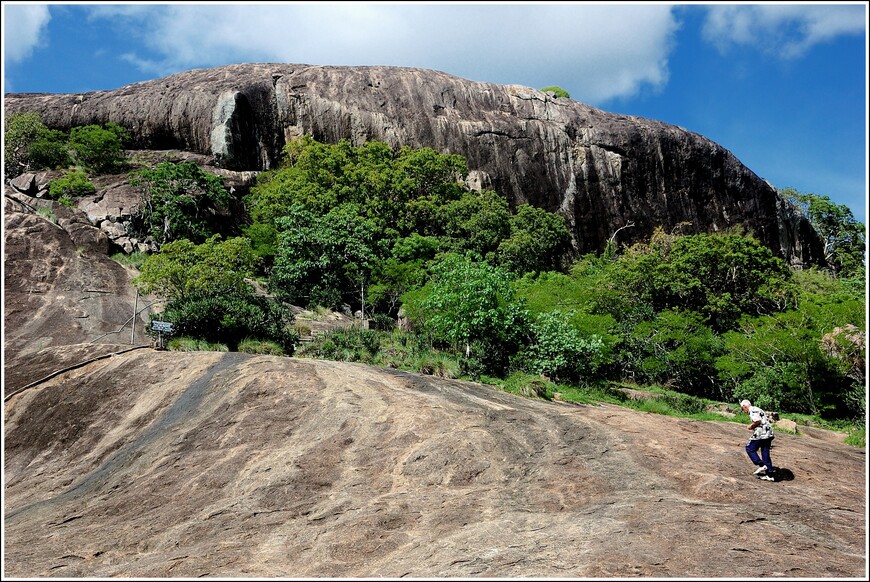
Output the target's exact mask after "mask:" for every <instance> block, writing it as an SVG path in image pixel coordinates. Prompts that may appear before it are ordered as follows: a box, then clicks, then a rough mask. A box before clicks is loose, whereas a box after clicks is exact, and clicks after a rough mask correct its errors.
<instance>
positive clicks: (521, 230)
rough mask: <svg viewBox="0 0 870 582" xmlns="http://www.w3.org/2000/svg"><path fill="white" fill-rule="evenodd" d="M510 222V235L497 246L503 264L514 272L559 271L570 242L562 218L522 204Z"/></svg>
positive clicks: (500, 261) (499, 258) (499, 260)
mask: <svg viewBox="0 0 870 582" xmlns="http://www.w3.org/2000/svg"><path fill="white" fill-rule="evenodd" d="M509 223H510V237H509V238H506V239H504V240H502V241H501V243H499V246H498V253H497V255H498V262H499V263H500V264H501V265H502V266H504V267H505V268H507V269H508V270H510V271H513V272H515V273H530V272H541V271H561V270H562V261H563V259H564V258H565V257H566V255H567V253H568V251H569V249H570V244H571V235H570V234H569V232H568V227H567V226H566V225H565V219H564V218H563V217H561V216H559V215H558V214H553V213H552V212H547V211H546V210H543V209H541V208H535V207H534V206H530V205H528V204H522V205H520V206H519V207H518V208H517V211H516V214H514V215H513V216H511V217H510V220H509Z"/></svg>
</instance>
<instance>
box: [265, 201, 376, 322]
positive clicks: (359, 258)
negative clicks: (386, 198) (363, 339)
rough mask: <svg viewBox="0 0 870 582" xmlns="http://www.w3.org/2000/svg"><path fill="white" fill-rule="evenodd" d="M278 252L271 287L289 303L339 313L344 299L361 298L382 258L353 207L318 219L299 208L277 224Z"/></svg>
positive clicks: (369, 228) (370, 227)
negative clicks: (337, 309)
mask: <svg viewBox="0 0 870 582" xmlns="http://www.w3.org/2000/svg"><path fill="white" fill-rule="evenodd" d="M277 225H278V229H279V242H278V251H277V256H276V258H275V265H274V267H273V268H272V273H271V276H270V279H269V281H270V287H271V288H272V289H275V290H276V291H278V292H279V293H281V295H282V296H283V297H285V298H286V299H287V300H289V301H300V300H301V301H304V302H305V303H306V304H308V305H322V306H324V307H333V308H337V307H340V306H341V303H342V300H343V298H344V297H348V298H349V297H351V296H355V297H357V298H359V300H360V301H359V304H358V305H360V306H364V301H365V297H364V290H365V288H366V286H367V285H368V282H369V280H370V277H371V273H372V270H373V269H374V268H375V266H376V263H377V261H378V260H379V259H380V257H381V256H382V255H383V243H382V242H381V241H379V240H378V238H377V234H378V233H377V229H376V227H375V226H374V225H373V224H372V223H371V222H370V221H368V220H366V219H365V218H364V217H362V216H361V215H360V214H359V207H358V206H357V205H355V204H343V205H341V206H338V207H336V208H333V209H332V210H330V211H329V212H328V213H327V214H325V215H323V216H317V215H316V214H315V213H313V212H311V211H309V210H308V209H306V208H305V207H304V206H302V205H301V204H297V205H294V206H292V207H291V208H290V209H289V211H288V213H287V215H286V216H284V217H283V218H279V219H278V220H277Z"/></svg>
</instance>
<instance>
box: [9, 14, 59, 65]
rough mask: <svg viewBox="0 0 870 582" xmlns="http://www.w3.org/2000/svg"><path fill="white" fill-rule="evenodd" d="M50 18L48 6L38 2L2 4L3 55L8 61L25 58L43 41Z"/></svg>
mask: <svg viewBox="0 0 870 582" xmlns="http://www.w3.org/2000/svg"><path fill="white" fill-rule="evenodd" d="M49 20H51V14H50V13H49V11H48V6H46V5H39V4H4V5H3V57H4V59H6V60H8V61H9V62H10V63H18V62H21V61H23V60H24V59H26V58H27V57H29V56H30V54H31V53H32V52H33V49H34V48H36V47H37V46H40V45H41V44H42V42H43V33H44V32H45V29H46V27H47V26H48V21H49Z"/></svg>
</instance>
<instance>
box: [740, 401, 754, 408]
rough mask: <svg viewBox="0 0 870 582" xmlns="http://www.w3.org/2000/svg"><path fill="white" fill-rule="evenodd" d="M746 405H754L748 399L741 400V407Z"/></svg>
mask: <svg viewBox="0 0 870 582" xmlns="http://www.w3.org/2000/svg"><path fill="white" fill-rule="evenodd" d="M744 406H752V403H751V402H749V401H748V400H741V401H740V408H743V407H744Z"/></svg>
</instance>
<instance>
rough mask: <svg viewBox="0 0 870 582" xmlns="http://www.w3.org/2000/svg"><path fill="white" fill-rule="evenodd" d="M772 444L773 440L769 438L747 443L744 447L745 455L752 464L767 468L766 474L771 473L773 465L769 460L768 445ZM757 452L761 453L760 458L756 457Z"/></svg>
mask: <svg viewBox="0 0 870 582" xmlns="http://www.w3.org/2000/svg"><path fill="white" fill-rule="evenodd" d="M772 443H773V438H769V439H758V440H754V441H749V443H747V445H746V454H747V455H749V458H750V459H751V460H752V462H753V463H755V464H756V465H758V466H759V467H760V466H761V465H764V466H765V467H767V472H768V474H769V473H772V472H773V463H772V462H771V460H770V445H771V444H772ZM759 451H760V452H761V458H759V457H758V453H759Z"/></svg>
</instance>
